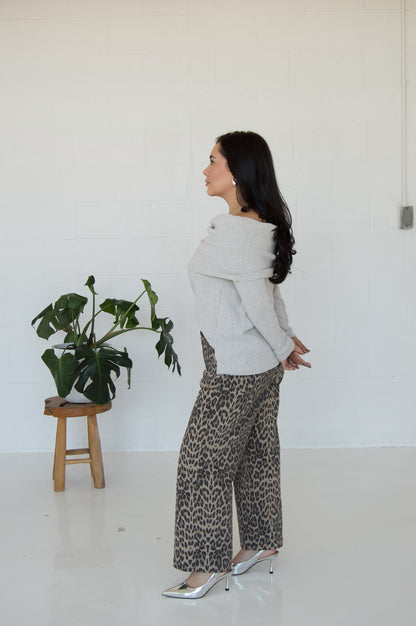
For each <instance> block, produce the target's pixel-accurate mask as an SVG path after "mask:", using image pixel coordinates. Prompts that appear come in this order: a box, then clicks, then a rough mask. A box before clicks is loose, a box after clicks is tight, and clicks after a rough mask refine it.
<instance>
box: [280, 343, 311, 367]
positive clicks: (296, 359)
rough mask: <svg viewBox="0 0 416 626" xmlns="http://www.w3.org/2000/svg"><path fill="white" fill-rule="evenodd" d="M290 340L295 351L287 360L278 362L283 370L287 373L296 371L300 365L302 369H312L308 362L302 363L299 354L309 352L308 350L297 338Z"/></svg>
mask: <svg viewBox="0 0 416 626" xmlns="http://www.w3.org/2000/svg"><path fill="white" fill-rule="evenodd" d="M292 339H293V342H294V344H295V349H294V350H293V352H291V353H290V354H289V356H288V357H287V359H285V360H284V361H281V362H280V364H281V366H282V367H283V369H284V370H289V371H291V370H298V369H299V366H300V365H303V366H304V367H312V365H311V364H310V363H308V361H304V360H303V359H302V357H301V356H300V355H301V354H306V353H307V352H310V350H308V348H307V347H306V346H305V345H304V344H303V343H302V342H301V340H300V339H298V338H297V337H292Z"/></svg>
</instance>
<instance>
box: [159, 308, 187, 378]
mask: <svg viewBox="0 0 416 626" xmlns="http://www.w3.org/2000/svg"><path fill="white" fill-rule="evenodd" d="M153 325H154V326H155V330H156V329H158V328H160V329H161V332H160V338H159V341H158V342H157V344H156V346H155V348H156V350H157V353H158V355H159V357H160V356H161V355H162V354H163V352H164V353H165V359H164V360H165V365H167V366H168V367H170V366H171V365H172V373H173V372H174V371H175V367H176V368H177V370H178V374H179V376H182V373H181V366H180V365H179V361H178V355H177V354H176V352H175V350H174V349H173V345H172V344H173V337H172V335H171V334H170V331H171V330H172V328H173V322H172V320H171V319H169V318H168V317H165V318H160V317H155V319H154V320H153V322H152V327H153Z"/></svg>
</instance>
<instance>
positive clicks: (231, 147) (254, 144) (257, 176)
mask: <svg viewBox="0 0 416 626" xmlns="http://www.w3.org/2000/svg"><path fill="white" fill-rule="evenodd" d="M216 142H217V143H218V144H219V150H220V152H221V154H222V155H223V156H224V157H225V158H226V159H227V163H228V168H229V170H230V172H231V174H232V175H233V176H234V180H235V181H236V183H237V199H238V201H239V203H240V205H242V208H241V211H242V212H243V213H246V212H247V211H250V209H252V210H253V211H255V212H256V213H257V215H258V216H259V217H260V218H261V219H263V220H264V221H266V222H270V223H271V224H275V225H276V228H275V229H274V230H273V239H274V242H275V254H276V260H275V262H274V265H273V276H271V277H270V278H269V280H270V281H271V282H272V283H282V282H283V281H284V279H285V278H286V276H287V275H288V273H290V266H291V265H292V260H293V255H294V254H296V250H295V249H294V248H293V246H294V244H295V239H294V237H293V231H292V216H291V214H290V211H289V208H288V206H287V204H286V202H285V200H284V198H283V196H282V194H281V193H280V190H279V187H278V185H277V180H276V174H275V171H274V165H273V157H272V154H271V152H270V148H269V146H268V145H267V143H266V141H265V140H264V139H263V137H261V136H260V135H258V134H257V133H253V132H251V131H242V130H237V131H235V132H232V133H226V134H225V135H221V136H220V137H217V140H216Z"/></svg>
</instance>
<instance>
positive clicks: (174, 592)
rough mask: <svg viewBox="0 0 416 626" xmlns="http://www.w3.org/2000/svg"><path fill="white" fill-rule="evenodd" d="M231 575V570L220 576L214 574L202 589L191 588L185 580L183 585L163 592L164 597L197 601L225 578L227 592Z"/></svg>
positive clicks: (216, 573)
mask: <svg viewBox="0 0 416 626" xmlns="http://www.w3.org/2000/svg"><path fill="white" fill-rule="evenodd" d="M230 573H231V570H230V571H229V572H227V573H226V574H223V575H222V576H220V575H219V574H218V572H214V574H212V575H211V577H210V578H208V580H207V582H206V583H204V584H203V585H201V586H200V587H190V586H189V585H188V584H187V582H186V580H184V581H183V583H181V584H179V585H177V586H176V587H171V588H170V589H166V591H163V592H162V596H167V597H168V598H181V599H182V600H195V599H197V598H203V597H204V596H205V595H206V594H207V593H208V591H209V590H210V589H212V588H213V586H214V585H216V584H217V583H218V582H219V581H220V580H222V579H223V578H225V591H229V590H230V588H229V586H228V575H229V574H230Z"/></svg>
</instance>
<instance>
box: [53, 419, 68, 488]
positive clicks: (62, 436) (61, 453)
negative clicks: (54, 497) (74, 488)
mask: <svg viewBox="0 0 416 626" xmlns="http://www.w3.org/2000/svg"><path fill="white" fill-rule="evenodd" d="M57 420H58V423H57V425H56V443H55V459H54V463H53V478H54V490H55V491H63V490H64V489H65V460H66V417H58V418H57Z"/></svg>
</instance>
